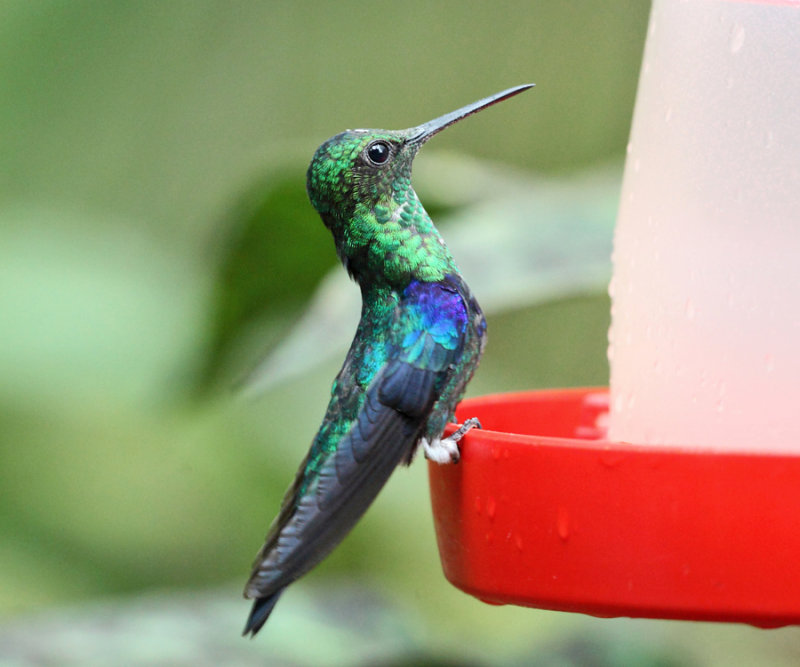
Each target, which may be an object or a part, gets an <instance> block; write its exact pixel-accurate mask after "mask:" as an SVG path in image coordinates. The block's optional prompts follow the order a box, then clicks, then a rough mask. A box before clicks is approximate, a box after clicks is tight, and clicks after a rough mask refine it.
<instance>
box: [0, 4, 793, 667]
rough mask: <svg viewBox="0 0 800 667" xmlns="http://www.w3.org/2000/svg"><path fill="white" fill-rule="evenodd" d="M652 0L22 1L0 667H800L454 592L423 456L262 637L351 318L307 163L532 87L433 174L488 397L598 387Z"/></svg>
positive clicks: (432, 149)
mask: <svg viewBox="0 0 800 667" xmlns="http://www.w3.org/2000/svg"><path fill="white" fill-rule="evenodd" d="M648 9H649V7H648V4H647V3H644V2H637V1H629V2H615V3H606V2H603V1H601V0H593V1H588V0H587V1H586V2H581V3H553V2H545V1H543V0H542V1H540V2H492V3H488V2H487V3H466V2H455V1H451V2H421V1H410V2H409V1H407V2H403V3H388V2H370V3H367V2H336V3H322V2H293V3H289V2H212V1H200V0H197V1H193V2H155V1H152V2H114V3H108V2H86V1H74V2H49V1H45V0H39V1H37V2H32V3H29V2H23V1H21V0H20V1H17V2H14V1H7V2H2V3H0V341H2V345H0V499H2V502H0V531H2V541H0V664H3V665H6V664H9V665H12V664H59V665H64V664H76V665H77V664H80V665H90V664H130V665H135V664H193V665H202V664H242V665H245V664H263V663H264V662H265V661H266V664H276V665H282V664H287V665H289V664H290V665H306V664H308V665H355V664H364V665H375V664H381V665H405V664H408V665H414V664H443V665H445V664H453V665H456V664H458V665H463V664H466V665H491V664H520V665H528V664H534V665H561V664H575V665H614V664H626V665H627V664H636V665H673V664H674V665H682V664H696V665H717V664H719V665H731V664H752V660H751V659H754V657H755V656H758V658H759V662H760V663H761V664H764V660H765V659H766V660H768V661H769V662H770V663H771V664H787V665H788V664H796V662H797V660H798V659H800V642H798V636H797V634H796V632H795V631H794V630H780V631H773V632H769V633H765V632H763V631H758V630H754V629H752V628H747V627H739V626H731V627H726V626H721V625H713V624H688V623H683V624H681V623H667V622H656V621H630V620H624V619H620V620H599V619H593V618H589V617H582V616H578V615H568V614H558V613H548V612H540V611H533V610H527V609H520V608H511V607H504V608H495V607H490V606H487V605H484V604H482V603H479V602H477V601H476V600H473V599H472V598H470V597H468V596H466V595H464V594H462V593H460V592H458V591H456V590H455V589H453V588H452V587H451V586H450V585H449V584H447V583H446V582H445V580H444V578H443V576H442V574H441V569H440V566H439V563H438V555H437V553H436V547H435V539H434V535H433V529H432V522H431V517H430V510H429V505H428V495H427V481H426V470H425V464H424V463H423V462H422V461H421V460H419V461H417V463H416V464H415V465H414V466H412V468H411V469H410V470H400V471H398V472H397V474H396V475H395V476H394V477H393V479H392V480H391V482H390V483H389V485H388V486H387V488H386V489H385V490H384V492H383V493H382V494H381V496H380V498H379V499H378V501H377V502H376V504H375V506H374V507H373V508H372V509H371V510H370V511H369V512H368V514H367V516H366V517H365V519H364V520H363V521H362V522H361V524H360V525H359V526H358V527H357V528H356V530H355V531H354V532H353V533H352V535H351V536H350V537H349V538H348V539H347V540H346V541H345V543H344V544H343V545H342V547H341V548H340V549H339V550H337V551H336V552H335V553H334V555H333V556H332V557H330V558H329V559H328V560H327V561H326V562H325V563H324V564H323V565H322V566H321V567H319V568H318V570H317V571H316V572H315V573H313V574H312V575H310V576H309V577H307V578H306V579H304V580H302V581H301V582H299V583H297V584H296V585H294V586H293V587H292V588H291V589H290V591H289V592H288V593H287V594H286V595H285V596H284V597H283V599H282V600H281V603H280V605H279V606H278V608H277V611H276V613H275V615H274V617H273V618H272V619H271V620H270V623H269V625H268V626H267V628H266V629H265V631H264V632H263V633H262V635H260V636H259V637H258V639H257V640H255V641H253V642H245V641H244V640H241V639H240V638H239V637H238V634H239V632H240V630H241V627H242V625H243V623H244V619H245V617H246V614H247V611H248V608H249V605H248V604H247V603H245V602H244V601H243V600H242V599H241V598H240V595H241V587H242V586H243V584H244V581H245V579H246V577H247V575H248V573H249V565H250V562H251V559H252V558H253V556H254V554H255V552H256V550H257V549H258V547H259V546H260V543H261V538H262V537H263V534H264V533H265V532H266V529H267V527H268V525H269V523H270V521H271V519H272V517H273V516H274V514H275V513H276V511H277V508H278V506H279V502H280V498H281V496H282V495H283V491H284V490H285V488H286V487H287V485H288V484H289V481H290V480H291V478H292V475H293V473H294V470H295V468H296V466H297V465H298V463H299V462H300V460H301V458H302V456H303V455H304V454H305V451H306V448H307V446H308V444H309V442H310V439H311V437H312V436H313V434H314V432H315V431H316V428H317V426H318V423H319V420H320V418H321V416H322V413H323V411H324V408H325V404H326V401H327V394H328V391H329V387H330V382H331V380H332V378H333V376H334V375H335V373H336V371H337V370H338V366H339V364H340V363H341V359H342V357H343V355H344V352H345V350H346V346H347V344H348V342H349V337H350V336H351V335H352V332H353V331H354V329H355V323H356V318H357V311H358V292H357V290H356V289H355V287H353V286H352V285H350V284H348V282H347V280H346V278H345V277H344V275H343V273H344V272H343V271H342V270H341V269H340V268H339V267H338V265H337V263H336V259H335V254H334V251H333V244H332V242H331V239H330V237H329V235H328V232H327V231H326V230H325V229H324V227H323V226H322V224H321V223H320V221H319V219H318V218H317V217H316V215H315V214H314V212H313V211H312V210H311V207H310V205H309V204H308V203H307V200H306V196H305V190H304V173H305V168H306V165H307V163H308V160H309V159H310V156H311V154H312V153H313V151H314V149H315V148H316V146H317V145H318V144H319V143H321V141H323V140H324V139H326V138H327V137H329V136H330V135H332V134H335V133H336V132H338V131H340V130H342V129H344V128H348V127H376V126H377V127H388V128H401V127H408V126H412V125H416V124H418V123H421V122H423V121H425V120H428V119H430V118H433V117H435V116H438V115H439V114H442V113H444V112H447V111H450V110H452V109H454V108H457V107H459V106H461V105H463V104H466V103H468V102H471V101H474V100H476V99H478V98H480V97H483V96H485V95H488V94H491V93H494V92H496V91H498V90H501V89H503V88H506V87H508V86H511V85H515V84H519V83H525V82H529V81H535V82H536V84H537V87H536V88H535V89H534V90H533V91H532V92H528V93H526V94H525V95H523V96H520V97H518V98H515V99H514V100H511V101H509V102H506V103H504V104H503V105H500V106H498V107H495V108H493V109H492V110H489V111H487V112H485V113H483V114H480V115H478V116H475V117H473V118H470V119H469V120H468V121H466V122H464V123H461V124H459V125H458V126H456V127H454V128H452V129H449V130H448V131H447V132H445V133H444V134H442V135H440V136H439V137H437V138H436V140H435V141H433V142H431V144H430V145H429V146H427V147H426V148H425V150H424V151H423V153H422V154H421V155H420V157H419V159H418V160H417V164H416V166H415V185H416V188H417V191H418V192H419V193H420V196H421V198H422V200H423V201H424V202H425V204H426V206H427V208H428V210H429V211H430V212H431V214H432V215H433V217H434V219H435V220H436V221H437V222H440V223H441V224H440V227H441V229H442V230H443V234H444V236H445V237H446V239H447V240H448V243H449V244H450V246H451V248H452V250H453V252H454V254H455V255H456V258H457V260H458V261H459V263H460V264H461V266H462V269H463V271H464V273H465V275H466V276H467V279H468V280H469V282H470V284H471V285H472V286H473V288H474V290H475V292H476V294H477V296H478V297H479V299H480V300H481V303H482V304H483V305H484V308H485V310H486V311H487V314H488V316H489V327H490V344H489V347H488V349H487V352H486V355H485V357H484V362H483V364H482V366H481V369H480V370H479V372H478V374H477V375H476V377H475V380H474V382H473V384H472V385H471V387H470V392H469V393H470V394H472V395H475V394H483V393H488V392H498V391H510V390H516V389H528V388H535V387H553V386H565V385H587V384H592V385H594V384H605V383H606V382H607V365H606V359H605V345H606V330H607V327H608V320H609V315H608V306H609V304H608V299H607V296H606V295H605V285H606V283H607V280H608V276H609V272H610V263H609V254H610V247H611V235H612V230H613V222H614V216H615V210H616V199H617V196H618V189H619V183H620V178H621V171H622V160H623V157H624V152H625V144H626V141H627V134H628V129H629V123H630V118H631V114H632V109H633V102H634V96H635V89H636V81H637V74H638V68H639V64H640V59H641V53H642V48H643V44H644V37H645V33H646V27H647V14H648ZM259 359H264V361H263V362H261V363H260V365H257V364H256V362H258V361H259ZM242 385H244V386H245V388H249V391H247V390H245V391H235V388H236V387H239V386H242ZM532 483H534V482H533V481H532ZM310 638H313V641H312V640H310Z"/></svg>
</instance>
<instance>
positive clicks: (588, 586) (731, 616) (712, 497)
mask: <svg viewBox="0 0 800 667" xmlns="http://www.w3.org/2000/svg"><path fill="white" fill-rule="evenodd" d="M607 411H608V394H607V391H606V390H605V389H568V390H555V391H540V392H528V393H521V394H506V395H497V396H488V397H482V398H477V399H472V400H467V401H464V402H462V403H461V405H460V406H459V409H458V411H457V417H458V419H459V421H463V420H464V419H466V418H468V417H478V418H479V419H480V420H481V422H482V424H483V427H484V429H483V430H477V429H473V430H472V431H470V432H469V433H468V434H467V436H466V437H465V438H464V439H463V440H462V441H461V453H462V458H461V462H460V463H459V464H457V465H444V466H439V465H437V464H434V463H430V464H429V477H430V487H431V499H432V504H433V514H434V523H435V527H436V535H437V540H438V544H439V552H440V555H441V560H442V566H443V569H444V573H445V576H446V577H447V579H448V580H449V581H450V582H451V583H453V584H454V585H455V586H457V587H458V588H460V589H462V590H463V591H465V592H467V593H470V594H471V595H474V596H476V597H478V598H480V599H482V600H484V601H485V602H489V603H493V604H517V605H524V606H532V607H540V608H544V609H554V610H562V611H572V612H582V613H586V614H592V615H595V616H633V617H651V618H672V619H693V620H708V621H712V620H713V621H737V622H743V623H750V624H753V625H757V626H762V627H776V626H781V625H790V624H797V623H800V457H795V456H787V455H760V454H748V453H735V452H726V453H720V452H715V453H711V452H708V451H705V452H704V451H698V450H691V451H690V450H680V449H675V448H658V447H642V446H636V445H631V444H626V443H614V442H608V441H606V440H602V439H600V438H602V437H603V436H604V433H605V422H606V417H607ZM534 434H536V435H534Z"/></svg>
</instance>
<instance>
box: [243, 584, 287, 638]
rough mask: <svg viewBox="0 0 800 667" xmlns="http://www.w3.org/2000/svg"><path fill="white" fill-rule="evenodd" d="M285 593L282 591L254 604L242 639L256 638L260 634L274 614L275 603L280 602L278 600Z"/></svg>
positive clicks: (259, 599)
mask: <svg viewBox="0 0 800 667" xmlns="http://www.w3.org/2000/svg"><path fill="white" fill-rule="evenodd" d="M282 592H283V591H282V590H280V591H278V592H277V593H273V594H272V595H270V596H268V597H265V598H258V599H257V600H256V601H255V602H254V603H253V608H252V609H251V610H250V616H249V617H248V619H247V623H246V624H245V626H244V632H242V637H246V636H247V635H250V637H251V638H252V637H255V636H256V635H257V634H258V631H259V630H260V629H261V627H262V626H263V625H264V623H266V622H267V619H268V618H269V615H270V614H271V613H272V610H273V609H274V607H275V603H276V602H277V601H278V598H279V597H280V596H281V593H282Z"/></svg>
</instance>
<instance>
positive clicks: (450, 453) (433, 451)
mask: <svg viewBox="0 0 800 667" xmlns="http://www.w3.org/2000/svg"><path fill="white" fill-rule="evenodd" d="M473 428H481V423H480V422H479V421H478V419H477V418H476V417H472V418H471V419H467V420H466V421H465V422H464V423H463V424H461V426H459V428H458V430H457V431H456V432H455V433H453V435H451V436H450V437H449V438H434V439H433V440H432V441H430V442H428V439H427V438H422V439H421V440H420V443H421V444H422V449H423V451H424V452H425V458H426V459H428V460H429V461H435V462H436V463H439V464H442V463H458V462H459V461H460V460H461V452H460V451H459V449H458V441H459V440H461V438H463V437H464V436H465V435H466V433H467V431H469V430H470V429H473Z"/></svg>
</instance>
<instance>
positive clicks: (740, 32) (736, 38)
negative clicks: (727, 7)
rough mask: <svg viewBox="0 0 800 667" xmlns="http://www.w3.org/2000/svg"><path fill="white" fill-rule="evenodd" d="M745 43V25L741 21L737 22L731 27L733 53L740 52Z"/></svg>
mask: <svg viewBox="0 0 800 667" xmlns="http://www.w3.org/2000/svg"><path fill="white" fill-rule="evenodd" d="M743 45H744V26H743V25H742V24H741V23H735V24H734V25H733V28H731V42H730V46H731V53H738V52H739V51H741V49H742V46H743Z"/></svg>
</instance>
